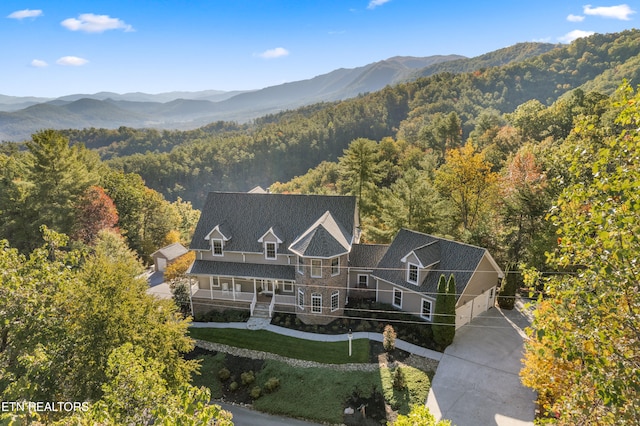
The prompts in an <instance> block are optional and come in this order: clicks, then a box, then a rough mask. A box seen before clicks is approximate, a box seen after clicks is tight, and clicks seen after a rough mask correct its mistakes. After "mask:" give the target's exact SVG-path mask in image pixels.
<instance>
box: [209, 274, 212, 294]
mask: <svg viewBox="0 0 640 426" xmlns="http://www.w3.org/2000/svg"><path fill="white" fill-rule="evenodd" d="M209 291H210V292H211V300H213V275H212V276H210V277H209Z"/></svg>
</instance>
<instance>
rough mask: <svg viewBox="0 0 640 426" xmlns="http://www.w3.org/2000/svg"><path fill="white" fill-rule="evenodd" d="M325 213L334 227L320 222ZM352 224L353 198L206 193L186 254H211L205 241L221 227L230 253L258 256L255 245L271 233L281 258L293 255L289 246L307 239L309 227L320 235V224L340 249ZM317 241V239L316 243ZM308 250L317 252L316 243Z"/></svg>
mask: <svg viewBox="0 0 640 426" xmlns="http://www.w3.org/2000/svg"><path fill="white" fill-rule="evenodd" d="M327 212H330V215H329V216H331V221H333V222H335V225H332V224H331V223H330V222H331V221H330V220H329V219H328V217H327V218H325V221H324V222H323V221H322V220H321V219H322V218H323V216H325V214H326V213H327ZM356 221H357V215H356V199H355V197H352V196H338V195H335V196H332V195H298V194H264V193H262V194H261V193H246V192H210V193H209V195H208V196H207V200H206V201H205V204H204V207H203V208H202V213H201V215H200V220H199V221H198V225H197V226H196V230H195V232H194V235H193V239H192V240H191V244H190V246H189V248H190V249H192V250H208V249H210V243H209V242H208V241H206V240H205V237H206V236H207V235H208V234H209V233H210V232H211V230H212V229H214V228H215V227H216V226H219V225H222V224H224V229H225V235H228V236H230V237H231V238H230V240H229V241H227V242H225V250H228V251H242V252H254V253H261V252H262V251H263V246H262V244H260V243H259V242H258V240H259V239H260V237H262V236H263V235H265V233H266V232H267V231H268V230H269V229H270V228H273V229H274V230H277V231H276V232H277V236H278V238H280V239H281V240H282V245H281V250H279V252H280V253H287V252H289V253H293V252H291V251H290V250H289V246H290V245H291V244H292V243H294V242H295V241H296V240H297V239H299V237H301V236H303V235H304V234H307V233H308V231H309V230H310V228H313V225H316V227H317V228H318V229H319V227H320V224H321V223H322V224H323V225H322V226H321V227H322V228H324V229H325V230H326V229H329V231H330V232H329V231H328V232H329V234H331V236H332V238H333V239H335V240H336V241H337V242H338V244H340V245H342V242H343V240H346V241H348V243H349V244H350V243H351V241H352V240H353V237H354V236H353V232H354V230H355V228H356V226H357V222H356ZM336 229H337V230H338V231H336ZM320 237H321V236H320V235H318V242H320ZM311 240H313V238H311ZM310 244H311V242H310ZM311 247H315V243H314V245H313V246H311ZM313 250H316V248H313Z"/></svg>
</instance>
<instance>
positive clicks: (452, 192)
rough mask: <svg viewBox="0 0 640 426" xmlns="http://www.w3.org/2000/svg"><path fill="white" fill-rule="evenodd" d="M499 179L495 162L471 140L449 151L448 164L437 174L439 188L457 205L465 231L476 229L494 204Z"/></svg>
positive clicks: (458, 216) (458, 217)
mask: <svg viewBox="0 0 640 426" xmlns="http://www.w3.org/2000/svg"><path fill="white" fill-rule="evenodd" d="M497 182H498V175H497V174H496V173H494V172H492V171H491V164H490V163H488V162H487V161H485V159H484V155H483V154H482V153H478V152H476V150H475V148H474V147H473V145H472V144H471V143H469V142H467V144H466V145H465V146H463V147H462V148H459V149H452V150H450V151H448V152H447V156H446V159H445V163H444V164H443V165H442V166H441V167H440V168H439V169H438V170H437V171H436V173H435V184H436V187H437V188H438V189H439V191H440V193H441V194H442V195H443V196H444V197H445V198H447V199H448V200H449V201H450V202H451V203H452V204H453V205H454V206H455V209H456V211H457V212H456V213H457V219H458V221H459V223H460V224H461V226H462V228H463V230H465V231H471V230H473V228H474V227H476V226H477V225H478V222H479V221H480V220H481V219H482V217H483V213H486V212H487V210H488V209H489V207H491V203H490V201H492V198H493V197H494V195H495V192H496V184H497Z"/></svg>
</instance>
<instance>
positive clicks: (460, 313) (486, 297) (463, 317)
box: [456, 287, 495, 328]
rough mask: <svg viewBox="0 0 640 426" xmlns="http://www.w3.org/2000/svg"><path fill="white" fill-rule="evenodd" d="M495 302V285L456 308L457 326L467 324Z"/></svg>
mask: <svg viewBox="0 0 640 426" xmlns="http://www.w3.org/2000/svg"><path fill="white" fill-rule="evenodd" d="M494 303H495V287H494V288H491V289H489V290H488V291H485V292H484V293H482V294H481V295H479V296H478V297H476V298H475V299H473V300H471V301H469V302H467V303H465V304H464V305H462V306H460V307H459V308H458V309H456V328H459V327H462V326H463V325H465V324H467V323H468V322H470V321H471V320H473V319H474V318H475V317H477V316H478V315H480V314H481V313H483V312H485V311H487V310H489V308H491V307H493V304H494Z"/></svg>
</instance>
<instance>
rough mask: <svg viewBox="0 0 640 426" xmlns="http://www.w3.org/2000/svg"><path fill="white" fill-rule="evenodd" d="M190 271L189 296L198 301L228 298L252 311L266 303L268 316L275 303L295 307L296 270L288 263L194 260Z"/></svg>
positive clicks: (274, 307) (235, 304) (240, 306)
mask: <svg viewBox="0 0 640 426" xmlns="http://www.w3.org/2000/svg"><path fill="white" fill-rule="evenodd" d="M241 266H245V268H242V267H241ZM256 266H259V268H256ZM216 272H217V273H216ZM248 272H251V275H249V274H248ZM189 275H190V276H191V277H192V278H194V279H195V280H196V283H195V285H194V286H193V289H194V291H193V292H192V294H191V297H192V298H193V299H198V300H199V301H201V302H204V301H205V300H211V301H214V300H216V301H223V302H229V303H232V304H233V306H237V307H239V308H246V309H249V310H250V311H251V314H252V315H253V313H254V310H255V309H256V306H264V305H266V306H268V310H269V316H271V315H272V313H273V311H274V310H275V309H276V306H278V307H282V308H285V309H287V310H288V309H291V308H295V297H294V294H295V293H294V291H295V279H294V278H295V271H294V270H293V268H292V267H287V265H255V264H236V263H230V262H210V261H195V262H194V264H193V265H192V266H191V268H190V270H189ZM212 305H213V303H212Z"/></svg>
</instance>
